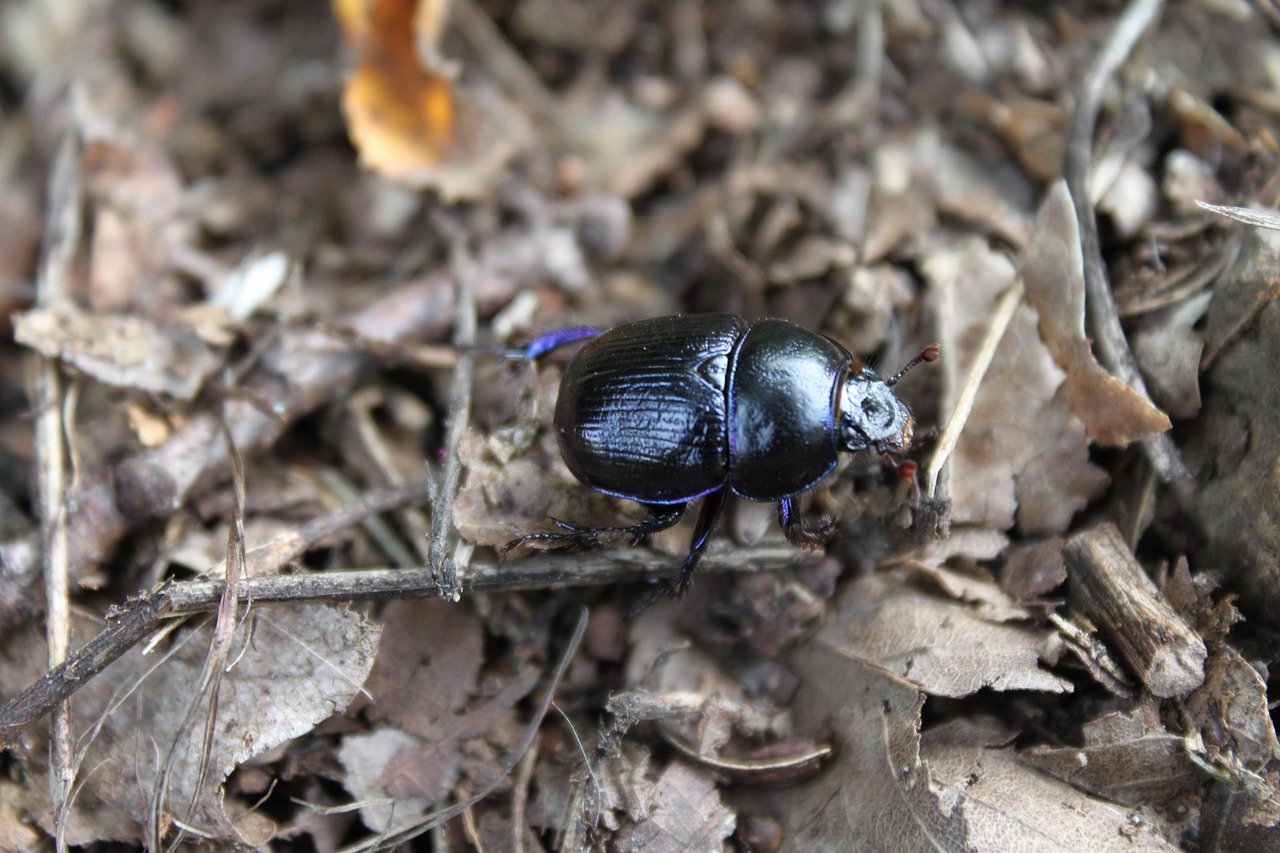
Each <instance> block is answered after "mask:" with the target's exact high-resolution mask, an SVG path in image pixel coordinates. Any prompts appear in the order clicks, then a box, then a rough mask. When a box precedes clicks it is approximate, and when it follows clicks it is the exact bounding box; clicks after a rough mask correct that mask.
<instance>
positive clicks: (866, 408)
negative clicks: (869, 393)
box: [862, 397, 891, 425]
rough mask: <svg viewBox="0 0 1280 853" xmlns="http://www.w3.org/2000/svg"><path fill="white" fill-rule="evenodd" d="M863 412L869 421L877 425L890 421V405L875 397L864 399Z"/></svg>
mask: <svg viewBox="0 0 1280 853" xmlns="http://www.w3.org/2000/svg"><path fill="white" fill-rule="evenodd" d="M862 414H864V415H865V416H866V418H867V422H868V423H872V424H877V425H882V424H887V423H889V419H890V417H891V415H890V413H889V409H888V407H887V406H885V405H884V404H883V403H881V402H880V401H879V400H878V399H876V398H875V397H864V398H863V399H862Z"/></svg>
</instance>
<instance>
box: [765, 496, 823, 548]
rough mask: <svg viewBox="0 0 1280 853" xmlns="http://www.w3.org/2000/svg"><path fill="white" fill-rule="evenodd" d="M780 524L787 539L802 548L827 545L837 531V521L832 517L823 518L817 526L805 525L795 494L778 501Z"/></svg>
mask: <svg viewBox="0 0 1280 853" xmlns="http://www.w3.org/2000/svg"><path fill="white" fill-rule="evenodd" d="M778 524H780V525H782V532H783V533H785V534H786V536H787V541H788V542H790V543H791V544H792V545H799V546H800V547H802V548H818V547H820V546H822V545H825V544H826V543H827V540H828V539H830V538H831V537H832V536H834V535H835V533H836V524H835V521H833V520H832V519H830V518H823V519H822V520H821V521H819V522H818V526H817V527H805V526H804V524H803V523H801V521H800V510H799V508H798V507H797V506H796V498H795V495H788V496H787V497H785V498H783V499H782V500H780V501H779V502H778Z"/></svg>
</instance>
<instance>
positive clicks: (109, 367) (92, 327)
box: [14, 305, 222, 400]
mask: <svg viewBox="0 0 1280 853" xmlns="http://www.w3.org/2000/svg"><path fill="white" fill-rule="evenodd" d="M14 325H15V329H14V339H15V340H17V342H18V343H20V344H24V345H26V346H29V347H31V348H32V349H34V350H35V351H36V352H39V353H40V354H41V355H45V356H48V357H49V358H60V359H62V360H63V361H65V362H67V363H68V364H70V365H71V366H73V367H75V368H76V369H77V370H80V371H82V372H84V373H86V374H88V375H89V376H92V377H93V378H94V379H97V380H98V381H99V382H102V383H103V384H105V385H111V386H113V387H116V388H129V389H133V390H137V391H147V392H151V393H154V394H164V395H166V396H169V397H174V398H176V399H179V400H190V399H192V398H193V397H195V395H196V394H197V393H198V392H199V391H200V388H201V387H202V386H203V384H204V381H205V379H206V378H207V377H208V376H209V375H210V374H211V373H212V372H213V371H214V370H217V369H218V367H219V366H220V365H221V364H222V359H221V357H220V356H219V355H218V354H217V353H216V352H215V351H214V350H213V349H211V348H210V347H209V346H208V344H206V343H205V341H204V340H203V339H202V338H201V337H200V335H199V333H198V332H197V331H196V330H195V329H194V328H192V327H191V326H169V327H164V328H162V327H159V326H157V325H156V324H154V323H152V322H151V321H150V320H147V319H145V318H143V317H139V316H135V315H119V314H105V315H104V314H88V313H85V312H83V311H80V310H79V309H77V308H73V307H72V306H70V305H64V306H62V307H60V308H49V309H46V308H35V309H32V310H31V311H28V312H26V313H25V314H17V315H15V316H14Z"/></svg>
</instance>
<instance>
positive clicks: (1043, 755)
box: [1025, 702, 1203, 807]
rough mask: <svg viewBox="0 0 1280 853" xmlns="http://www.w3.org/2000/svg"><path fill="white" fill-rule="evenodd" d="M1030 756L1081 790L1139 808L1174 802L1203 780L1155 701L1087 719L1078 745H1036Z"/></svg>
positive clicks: (1029, 758) (1044, 768)
mask: <svg viewBox="0 0 1280 853" xmlns="http://www.w3.org/2000/svg"><path fill="white" fill-rule="evenodd" d="M1025 758H1026V759H1027V760H1028V761H1030V762H1031V763H1032V764H1033V765H1034V766H1036V767H1038V768H1040V769H1041V770H1044V771H1045V772H1046V773H1050V774H1052V775H1054V776H1056V777H1058V778H1059V779H1061V780H1062V781H1064V782H1067V783H1069V784H1071V785H1073V786H1074V787H1076V788H1079V789H1080V790H1082V791H1088V792H1089V793H1092V794H1097V795H1099V796H1102V797H1106V798H1107V799H1110V800H1114V801H1116V802H1118V803H1126V804H1129V805H1134V806H1140V805H1152V806H1156V807H1160V806H1162V805H1169V804H1170V802H1171V800H1172V799H1173V798H1174V797H1176V796H1178V795H1180V794H1182V793H1185V792H1187V791H1190V790H1192V789H1194V788H1195V787H1196V786H1197V785H1199V784H1200V782H1201V781H1202V779H1203V776H1202V774H1201V772H1200V770H1199V769H1198V768H1197V767H1196V766H1195V765H1193V764H1192V763H1191V761H1190V760H1189V759H1188V758H1187V755H1186V751H1185V750H1184V749H1183V739H1182V736H1181V735H1176V734H1173V733H1171V732H1170V731H1169V730H1168V729H1166V728H1165V726H1164V723H1163V722H1161V720H1160V708H1159V705H1158V704H1156V703H1152V702H1148V703H1146V704H1143V705H1139V706H1137V707H1135V708H1133V709H1132V710H1129V711H1115V712H1113V713H1110V714H1107V715H1105V716H1103V717H1099V718H1098V719H1096V720H1090V721H1089V722H1087V723H1085V724H1084V743H1083V745H1082V746H1080V747H1078V748H1077V747H1045V746H1041V747H1034V748H1032V749H1031V750H1029V751H1028V753H1027V754H1026V755H1025Z"/></svg>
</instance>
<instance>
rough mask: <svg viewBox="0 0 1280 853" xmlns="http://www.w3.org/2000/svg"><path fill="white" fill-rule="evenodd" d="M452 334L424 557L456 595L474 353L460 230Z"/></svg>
mask: <svg viewBox="0 0 1280 853" xmlns="http://www.w3.org/2000/svg"><path fill="white" fill-rule="evenodd" d="M452 243H453V248H452V258H451V260H452V264H451V265H452V267H453V281H454V284H453V287H454V291H453V303H454V312H455V313H454V320H453V323H454V326H453V328H454V337H453V342H454V343H455V344H456V345H457V347H458V361H457V363H456V364H454V366H453V386H452V387H451V388H450V389H449V428H448V430H447V431H446V432H445V442H444V446H445V462H444V476H443V477H442V478H441V482H440V488H439V489H437V490H436V493H435V497H434V499H433V500H432V502H431V547H430V550H429V551H428V556H427V562H428V564H429V565H430V567H431V574H432V575H433V576H435V578H436V584H437V587H438V589H439V592H440V595H442V596H444V597H445V598H449V599H452V600H454V601H457V600H458V598H459V596H460V595H461V593H462V587H461V586H459V585H458V567H457V565H456V564H455V563H454V560H453V558H452V557H450V556H449V555H448V548H449V538H450V534H451V533H452V531H453V500H454V498H455V497H456V496H457V494H458V482H459V481H460V480H461V478H462V460H461V458H460V457H459V455H458V445H459V444H461V443H462V435H463V433H465V432H466V431H467V426H468V425H469V423H470V421H471V383H472V380H473V377H474V374H475V359H474V357H473V356H472V352H471V348H472V347H473V346H474V345H475V342H476V294H475V288H474V287H473V286H472V284H473V279H474V277H475V274H476V270H475V263H474V262H473V261H472V260H471V258H470V256H469V255H468V254H467V252H466V250H465V249H464V248H463V245H462V237H461V235H456V234H455V235H454V236H453V239H452Z"/></svg>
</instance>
